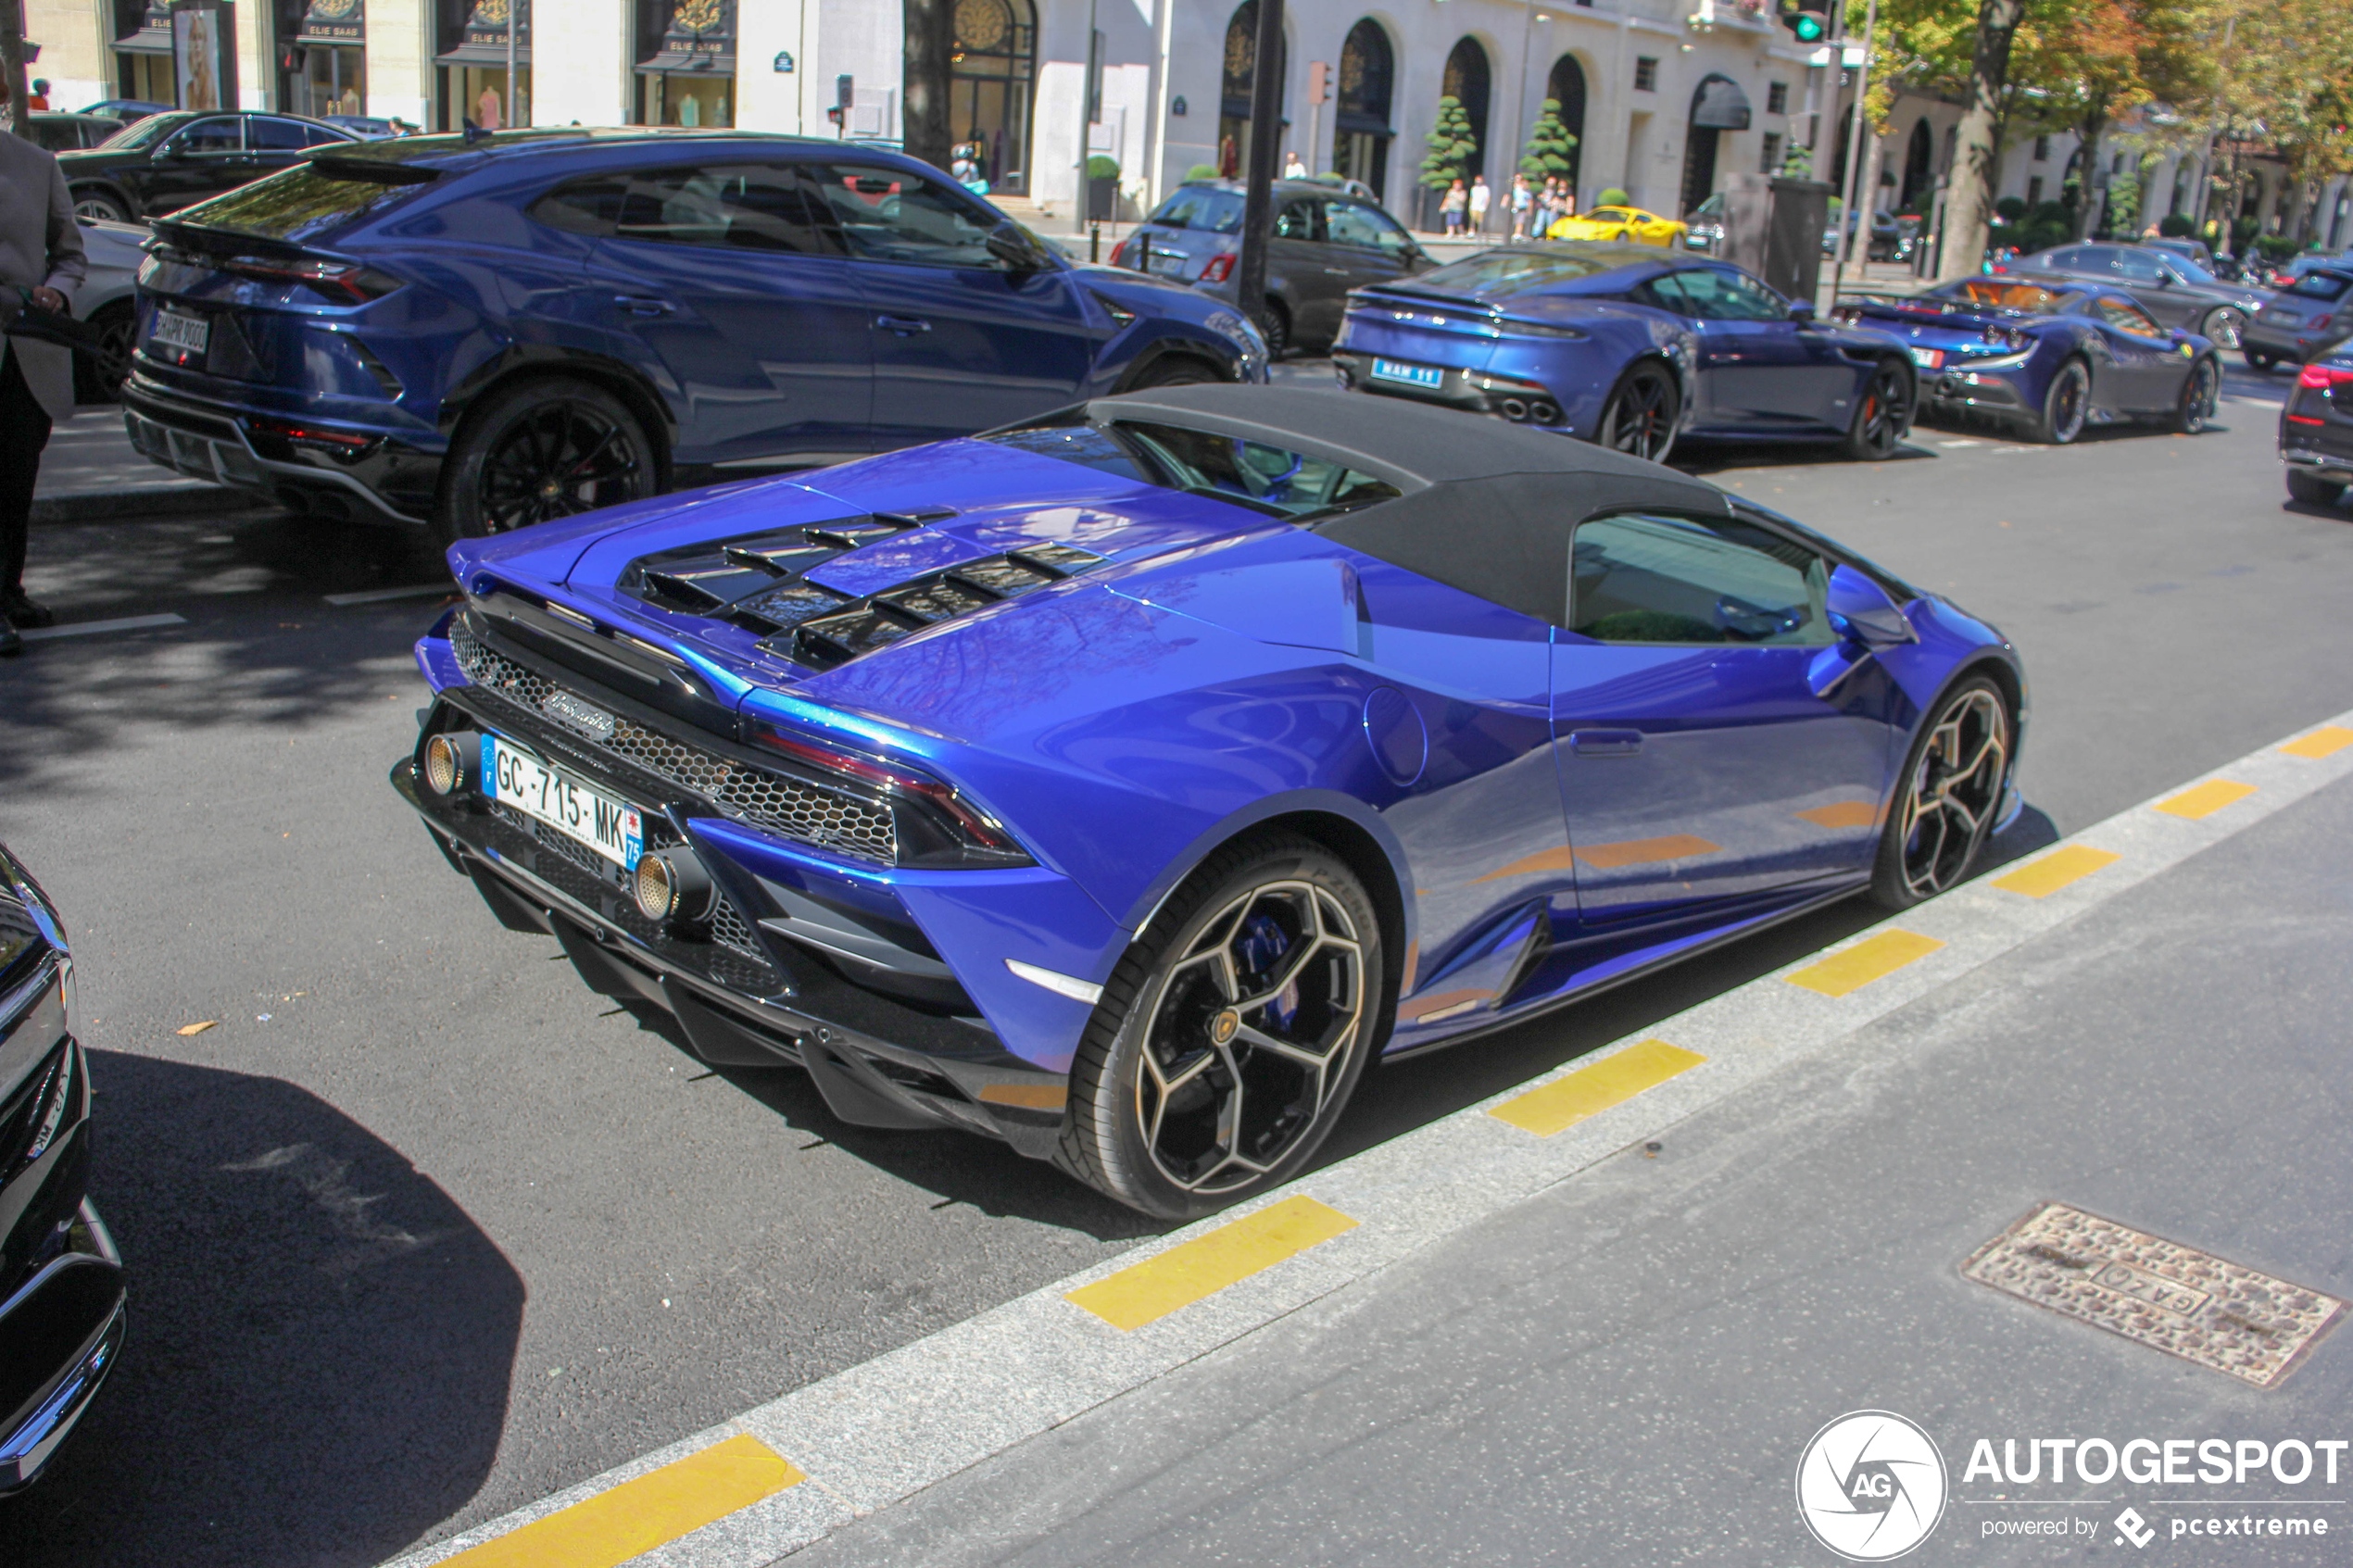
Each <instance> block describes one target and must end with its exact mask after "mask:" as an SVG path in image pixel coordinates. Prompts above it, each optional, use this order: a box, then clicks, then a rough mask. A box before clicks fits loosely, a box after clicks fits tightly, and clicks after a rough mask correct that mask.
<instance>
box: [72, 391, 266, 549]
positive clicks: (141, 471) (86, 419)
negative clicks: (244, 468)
mask: <svg viewBox="0 0 2353 1568" xmlns="http://www.w3.org/2000/svg"><path fill="white" fill-rule="evenodd" d="M259 504H260V503H259V502H258V501H256V500H255V499H254V497H252V496H251V495H246V494H245V493H244V492H243V491H238V490H231V489H228V488H226V487H225V486H222V485H219V484H208V483H205V482H204V481H202V480H199V479H189V478H186V477H184V476H183V475H181V474H177V473H174V472H173V471H172V470H170V469H167V468H164V467H161V466H160V465H158V464H157V463H155V462H154V461H152V460H150V459H149V458H145V457H144V456H142V455H141V454H140V453H139V452H138V450H137V449H136V448H134V447H133V446H132V445H131V437H130V436H129V435H128V434H127V433H125V432H124V431H123V428H122V410H121V409H120V408H113V407H111V406H108V407H101V408H80V409H77V410H76V411H75V413H74V416H73V418H71V419H69V420H64V421H62V422H61V423H59V424H57V426H56V427H55V428H54V429H53V430H51V432H50V433H49V445H48V447H47V449H46V450H44V452H43V453H42V455H41V478H40V481H39V483H37V484H36V485H35V486H34V487H33V492H32V521H33V525H34V526H35V527H49V526H55V525H57V524H59V523H71V522H94V521H101V520H104V519H110V518H121V517H153V516H158V515H165V514H172V515H182V516H184V515H186V514H188V513H191V512H223V511H239V510H243V509H244V508H247V507H253V506H258V505H259Z"/></svg>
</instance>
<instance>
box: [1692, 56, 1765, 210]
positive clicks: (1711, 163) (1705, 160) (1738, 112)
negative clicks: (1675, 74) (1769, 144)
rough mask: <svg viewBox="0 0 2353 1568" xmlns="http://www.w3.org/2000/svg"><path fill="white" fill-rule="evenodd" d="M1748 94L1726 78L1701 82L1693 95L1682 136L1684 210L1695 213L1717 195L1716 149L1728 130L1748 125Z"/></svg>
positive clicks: (1745, 127)
mask: <svg viewBox="0 0 2353 1568" xmlns="http://www.w3.org/2000/svg"><path fill="white" fill-rule="evenodd" d="M1749 118H1750V116H1749V107H1748V94H1745V93H1743V92H1742V91H1741V86H1740V83H1739V82H1734V81H1733V80H1732V79H1731V78H1730V77H1729V76H1718V75H1710V76H1705V77H1703V78H1701V79H1700V84H1699V86H1698V87H1697V88H1696V89H1695V90H1694V91H1693V92H1692V119H1691V124H1690V126H1689V127H1688V128H1686V130H1685V131H1684V133H1683V210H1684V211H1685V212H1696V211H1698V210H1699V205H1700V204H1701V203H1702V202H1704V201H1705V200H1706V199H1707V198H1708V197H1709V196H1711V195H1713V194H1716V148H1717V143H1718V139H1719V138H1720V137H1721V136H1722V135H1723V134H1724V132H1727V131H1745V130H1747V129H1748V126H1749Z"/></svg>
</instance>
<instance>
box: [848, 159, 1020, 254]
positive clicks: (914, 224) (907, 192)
mask: <svg viewBox="0 0 2353 1568" xmlns="http://www.w3.org/2000/svg"><path fill="white" fill-rule="evenodd" d="M810 174H811V175H812V178H813V179H814V180H815V181H816V182H817V189H818V191H819V192H820V193H821V194H822V195H823V198H824V202H825V205H826V206H827V207H829V208H830V209H831V211H832V214H833V218H834V221H835V222H836V223H837V224H838V225H839V226H840V229H841V232H842V234H843V236H844V238H845V240H846V242H847V243H848V245H849V254H850V255H851V256H853V257H860V258H862V259H863V260H867V261H897V262H904V263H912V264H913V265H915V266H918V267H975V268H984V269H986V270H989V271H992V272H1001V271H1005V270H1008V268H1007V264H1006V263H1005V262H1003V261H1000V260H999V259H998V258H997V257H996V256H995V255H993V254H992V253H991V252H990V251H989V249H988V234H989V231H990V230H992V229H994V228H995V227H996V220H993V219H991V218H990V217H988V215H987V214H986V213H985V212H983V211H982V210H981V209H980V208H978V207H973V206H970V205H968V204H967V203H965V202H963V201H961V200H959V199H958V198H957V197H956V196H955V195H953V194H950V192H949V191H948V189H947V188H946V187H945V186H943V185H940V184H939V183H937V182H935V181H930V180H926V179H925V178H924V177H923V176H921V175H919V174H910V173H908V172H907V171H906V170H904V169H892V168H888V167H886V166H882V165H859V164H849V163H832V164H812V165H811V166H810Z"/></svg>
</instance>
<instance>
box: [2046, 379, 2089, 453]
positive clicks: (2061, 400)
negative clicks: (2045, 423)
mask: <svg viewBox="0 0 2353 1568" xmlns="http://www.w3.org/2000/svg"><path fill="white" fill-rule="evenodd" d="M2090 402H2091V379H2090V378H2089V377H2088V376H2086V375H2085V374H2084V373H2083V367H2082V366H2081V365H2078V364H2069V365H2064V366H2061V367H2060V369H2059V373H2058V382H2057V384H2056V385H2054V386H2053V387H2052V388H2051V415H2050V439H2051V440H2052V441H2053V442H2055V443H2057V445H2066V444H2067V443H2068V442H2070V441H2072V440H2074V439H2075V438H2076V437H2077V436H2078V435H2081V434H2082V433H2083V417H2084V415H2085V414H2086V413H2087V412H2088V411H2089V404H2090Z"/></svg>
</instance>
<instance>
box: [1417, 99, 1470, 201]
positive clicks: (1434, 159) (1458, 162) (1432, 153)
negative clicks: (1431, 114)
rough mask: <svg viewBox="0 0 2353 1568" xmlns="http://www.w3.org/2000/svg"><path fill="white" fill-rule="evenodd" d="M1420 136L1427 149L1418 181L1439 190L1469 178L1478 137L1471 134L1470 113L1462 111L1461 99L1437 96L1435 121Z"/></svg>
mask: <svg viewBox="0 0 2353 1568" xmlns="http://www.w3.org/2000/svg"><path fill="white" fill-rule="evenodd" d="M1423 140H1424V142H1425V144H1427V145H1428V149H1429V151H1428V153H1427V154H1426V155H1425V156H1424V157H1423V158H1422V171H1421V183H1423V184H1424V185H1427V186H1428V187H1429V188H1430V189H1431V190H1433V191H1442V190H1444V189H1446V188H1447V187H1448V186H1449V185H1452V184H1453V182H1455V181H1457V180H1465V181H1466V180H1468V179H1469V178H1470V162H1471V159H1472V157H1475V156H1476V155H1477V154H1478V138H1477V137H1475V136H1473V135H1472V134H1471V123H1470V116H1468V115H1466V114H1465V113H1464V112H1463V104H1462V100H1461V99H1459V98H1453V97H1447V98H1441V99H1439V100H1438V123H1437V124H1436V125H1434V126H1432V127H1430V132H1429V134H1428V136H1427V137H1425V138H1423Z"/></svg>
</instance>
